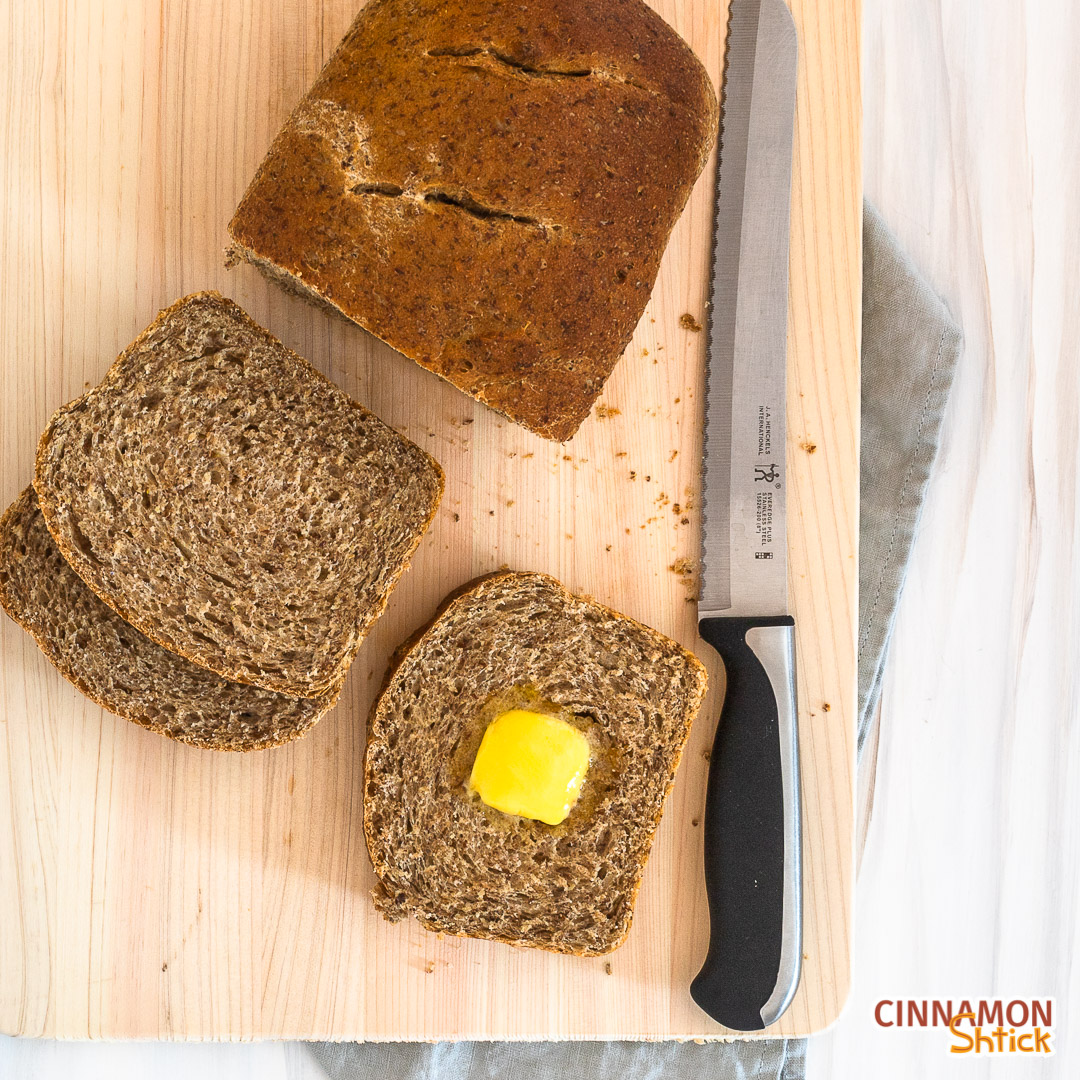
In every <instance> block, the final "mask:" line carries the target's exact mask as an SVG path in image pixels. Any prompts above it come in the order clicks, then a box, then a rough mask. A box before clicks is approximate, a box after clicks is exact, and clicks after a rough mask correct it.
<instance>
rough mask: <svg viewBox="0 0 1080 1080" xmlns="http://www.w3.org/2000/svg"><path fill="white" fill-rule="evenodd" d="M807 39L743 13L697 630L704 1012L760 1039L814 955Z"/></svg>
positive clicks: (714, 343)
mask: <svg viewBox="0 0 1080 1080" xmlns="http://www.w3.org/2000/svg"><path fill="white" fill-rule="evenodd" d="M796 69H797V40H796V33H795V24H794V22H793V21H792V18H791V13H790V12H789V11H788V9H787V7H786V6H785V4H784V3H783V2H782V0H732V2H731V16H730V23H729V28H728V47H727V62H726V65H725V78H724V95H723V122H722V129H721V135H720V166H719V178H718V181H717V201H716V218H715V226H714V234H713V273H712V302H711V306H710V311H709V320H708V322H709V339H708V354H707V367H708V372H707V391H706V413H705V466H704V488H703V491H704V500H703V505H704V509H703V524H702V549H703V550H702V571H701V595H700V599H699V603H698V631H699V633H700V635H701V637H702V639H703V640H704V641H706V642H707V643H708V644H709V645H711V646H712V647H713V648H715V649H716V651H717V652H718V653H719V654H720V656H721V658H722V659H723V662H724V669H725V671H726V674H727V690H726V692H725V696H724V701H723V704H722V706H721V710H720V719H719V722H718V724H717V729H716V736H715V741H714V743H713V749H712V753H711V755H710V760H709V781H708V790H707V793H706V796H705V828H704V840H705V888H706V893H707V895H708V903H709V921H710V938H709V951H708V955H707V956H706V958H705V963H704V966H703V967H702V969H701V971H700V972H699V973H698V975H697V977H696V978H695V979H694V981H693V983H692V984H691V987H690V993H691V995H692V996H693V999H694V1001H696V1002H697V1004H698V1005H699V1006H700V1007H701V1008H702V1009H704V1010H705V1012H707V1013H708V1014H709V1015H710V1016H712V1017H713V1018H714V1019H715V1020H718V1021H719V1022H720V1023H721V1024H723V1025H724V1026H725V1027H729V1028H733V1029H735V1030H739V1031H757V1030H760V1029H762V1028H765V1027H768V1026H769V1025H770V1024H772V1023H773V1022H774V1021H775V1020H776V1019H777V1018H778V1017H779V1016H780V1015H781V1014H782V1013H783V1012H784V1010H785V1009H786V1008H787V1007H788V1005H789V1004H790V1003H791V999H792V998H793V997H794V994H795V989H796V987H797V986H798V983H799V972H800V966H801V960H802V910H801V909H802V883H801V869H800V861H801V850H800V848H801V838H800V823H799V763H798V730H797V711H796V698H795V622H794V620H793V619H792V617H791V614H790V610H789V606H788V583H787V527H786V520H787V519H786V500H785V495H786V491H787V463H786V456H785V450H786V442H787V423H786V411H785V410H786V366H787V308H788V303H787V301H788V237H789V229H790V216H791V156H792V142H793V138H794V124H795V85H796Z"/></svg>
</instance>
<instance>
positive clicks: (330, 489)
mask: <svg viewBox="0 0 1080 1080" xmlns="http://www.w3.org/2000/svg"><path fill="white" fill-rule="evenodd" d="M34 487H35V489H36V490H37V494H38V500H39V503H40V507H41V512H42V514H43V515H44V518H45V523H46V525H47V526H48V528H49V531H50V532H51V533H52V535H53V538H54V539H55V540H56V543H57V545H58V546H59V548H60V550H61V552H62V553H63V555H64V557H65V558H66V559H67V560H68V562H69V563H70V564H71V566H72V567H73V569H74V570H75V572H76V573H77V574H78V575H79V576H80V577H81V578H82V579H83V581H85V582H86V584H87V585H89V586H90V588H91V589H92V590H93V591H94V592H95V593H97V595H98V596H100V597H101V598H102V599H103V600H104V601H105V602H106V603H107V604H108V605H109V606H110V607H112V608H113V609H114V610H115V611H117V612H118V613H119V614H120V615H121V616H123V618H124V619H126V620H127V621H128V622H130V623H131V624H132V625H133V626H135V627H136V628H137V629H138V630H140V631H141V632H142V633H143V634H145V635H146V636H147V637H149V638H150V639H151V640H153V641H155V642H157V643H158V644H159V645H161V646H163V647H164V648H166V649H168V650H169V651H170V652H174V653H178V654H179V655H181V656H183V657H186V658H188V659H190V660H192V661H193V662H194V663H196V664H198V665H200V666H201V667H205V668H208V669H209V670H211V671H214V672H216V673H217V674H219V675H221V676H223V677H224V678H226V679H229V680H231V681H234V682H240V683H251V684H254V685H256V686H261V687H264V688H265V689H267V690H273V691H277V692H279V693H283V694H288V695H291V696H294V697H305V698H317V697H321V696H323V695H325V694H327V693H329V692H331V690H332V689H333V688H335V687H337V686H338V684H339V683H340V682H341V680H342V678H343V676H344V674H345V671H346V670H347V668H348V666H349V664H350V663H351V661H352V659H353V657H354V656H355V654H356V651H357V649H358V648H359V646H360V642H361V641H362V640H363V637H364V635H365V634H366V633H367V630H368V628H369V627H370V626H371V624H372V622H373V621H374V620H375V619H376V617H377V616H378V615H379V613H380V612H381V611H382V609H383V607H384V606H385V604H386V600H387V596H388V594H389V592H390V590H391V589H392V588H393V586H394V584H395V582H396V581H397V579H398V577H399V576H400V574H401V573H402V571H403V570H404V569H405V566H406V565H407V563H408V561H409V558H410V556H411V555H412V553H413V551H414V550H415V548H416V546H417V544H419V542H420V538H421V536H422V535H423V532H424V530H425V529H426V528H427V526H428V523H429V522H430V521H431V519H432V517H433V515H434V513H435V509H436V506H437V505H438V502H439V498H440V496H441V494H442V489H443V476H442V470H441V469H440V468H439V466H438V464H437V463H436V462H435V461H434V460H433V459H432V458H431V457H429V456H428V455H427V454H426V453H424V451H423V450H421V449H420V448H419V447H417V446H414V445H413V444H412V443H411V442H409V440H408V439H406V438H404V437H403V436H401V435H399V434H398V433H397V432H395V431H393V430H392V429H391V428H389V427H387V426H386V425H385V424H384V423H382V421H381V420H379V419H378V417H376V416H375V415H374V414H373V413H371V412H369V411H368V410H367V409H365V408H363V407H361V406H360V405H358V404H357V403H356V402H354V401H352V400H351V399H350V398H349V397H348V396H347V395H346V394H345V393H344V392H343V391H341V390H340V389H338V387H336V386H334V385H333V383H331V382H330V381H329V380H328V379H326V378H324V377H323V376H322V375H320V374H319V373H318V372H317V371H316V370H315V368H313V367H312V366H311V365H310V364H309V363H308V362H307V361H306V360H304V359H303V358H301V357H300V356H297V355H296V354H295V353H294V352H292V351H291V350H289V349H287V348H286V347H285V346H284V345H282V344H281V342H279V341H278V340H277V339H276V338H274V337H273V336H272V335H271V334H269V333H268V332H267V331H266V330H264V329H262V327H260V326H258V325H257V324H256V323H254V322H253V321H252V320H251V319H250V318H248V316H247V315H246V314H245V313H244V312H243V311H242V310H241V309H240V308H239V307H238V306H237V305H236V304H234V303H233V302H232V301H231V300H226V299H225V298H224V297H222V296H220V295H218V294H217V293H199V294H196V295H194V296H189V297H186V298H184V299H183V300H180V301H178V302H177V303H175V304H173V306H172V307H170V308H168V309H166V310H165V311H163V312H162V313H161V314H160V315H159V316H158V317H157V318H156V319H155V320H154V322H153V323H152V324H151V326H150V327H149V328H148V329H147V330H146V331H145V332H144V333H143V334H142V335H140V337H138V338H137V339H136V341H135V342H134V344H132V345H131V346H129V347H128V348H127V349H126V350H125V351H124V352H123V353H122V354H121V355H120V357H119V359H118V360H117V361H116V362H115V363H114V364H113V366H112V367H111V368H110V370H109V372H108V374H107V375H106V376H105V379H104V380H103V381H102V383H101V384H100V385H98V386H97V387H95V388H94V389H92V390H90V391H89V392H88V393H86V394H84V395H83V396H82V397H81V398H79V399H78V400H77V401H74V402H72V403H71V404H69V405H65V406H64V407H63V408H62V409H60V410H59V412H57V413H56V415H55V416H54V417H53V418H52V421H51V422H50V424H49V426H48V428H47V429H46V431H45V433H44V434H43V435H42V437H41V441H40V443H39V446H38V454H37V467H36V472H35V476H34Z"/></svg>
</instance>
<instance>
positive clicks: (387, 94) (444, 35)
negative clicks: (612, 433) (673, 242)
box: [229, 0, 719, 441]
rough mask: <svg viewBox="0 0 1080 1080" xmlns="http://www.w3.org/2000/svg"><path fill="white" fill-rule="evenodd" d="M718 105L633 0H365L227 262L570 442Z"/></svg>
mask: <svg viewBox="0 0 1080 1080" xmlns="http://www.w3.org/2000/svg"><path fill="white" fill-rule="evenodd" d="M718 115H719V112H718V107H717V101H716V95H715V93H714V91H713V88H712V85H711V83H710V81H709V77H708V75H707V74H706V72H705V69H704V68H703V67H702V65H701V63H700V62H699V61H698V59H697V58H696V57H695V56H694V54H693V53H692V52H691V50H690V48H689V47H688V46H687V45H686V43H685V42H684V41H683V40H682V39H681V38H680V37H679V35H678V34H676V33H675V31H674V30H673V29H672V28H671V27H670V26H668V25H667V23H665V22H664V20H663V19H662V18H661V17H660V16H659V15H657V14H656V12H655V11H653V10H652V9H651V8H650V7H649V6H648V5H647V4H645V3H643V2H642V0H532V2H530V3H528V4H527V5H522V4H515V3H506V2H504V0H449V2H447V0H371V2H369V3H368V4H366V5H365V6H364V8H363V10H362V11H361V12H360V14H359V16H358V17H357V19H356V21H355V23H354V24H353V26H352V28H351V29H350V30H349V32H348V34H347V35H346V36H345V39H344V40H343V41H342V43H341V45H340V47H339V48H338V49H337V51H336V52H335V53H334V55H333V56H332V57H331V59H330V60H329V62H328V63H327V64H326V66H325V68H324V69H323V71H322V73H321V74H320V75H319V77H318V78H317V79H316V81H315V84H314V85H313V86H312V87H311V89H310V90H309V91H308V93H307V95H306V96H305V97H304V98H303V100H302V101H301V102H300V103H299V105H298V106H297V107H296V110H295V111H294V112H293V114H292V115H291V116H290V117H289V119H288V121H287V122H286V124H285V126H284V128H283V129H282V131H281V132H280V134H279V135H278V136H277V138H276V139H275V140H274V143H273V145H272V146H271V148H270V151H269V153H268V155H267V157H266V159H265V160H264V161H263V163H262V165H261V167H260V168H259V170H258V172H257V173H256V175H255V177H254V179H253V180H252V183H251V185H250V187H249V188H248V190H247V193H246V194H245V195H244V198H243V201H242V202H241V203H240V205H239V207H238V209H237V211H236V214H235V216H234V218H233V220H232V223H231V224H230V226H229V232H230V234H231V236H232V240H233V247H232V252H231V257H230V258H231V259H245V260H247V261H248V262H251V263H253V264H254V265H255V266H256V267H258V268H259V269H260V270H262V271H263V272H264V273H265V274H267V275H268V276H269V277H271V278H272V279H273V280H276V281H278V282H279V283H281V284H283V285H285V287H286V288H289V289H292V290H293V291H299V292H301V293H304V294H306V295H308V296H309V297H311V298H313V299H315V300H317V301H320V302H322V303H324V304H328V305H330V306H332V307H334V308H336V309H337V310H338V311H340V312H341V313H342V314H344V315H345V316H347V317H348V318H350V319H352V320H353V321H354V322H356V323H358V324H359V325H360V326H362V327H364V328H365V329H366V330H369V331H370V332H371V333H373V334H375V335H376V336H377V337H379V338H381V339H382V340H383V341H385V342H387V343H389V344H390V345H392V346H393V347H394V348H395V349H397V350H399V351H400V352H402V353H404V354H405V355H406V356H409V357H411V358H412V359H413V360H415V361H416V362H417V363H419V364H421V365H422V366H423V367H425V368H428V369H429V370H431V371H433V372H435V373H436V374H437V375H440V376H441V377H442V378H444V379H447V380H448V381H450V382H451V383H453V384H454V385H455V386H457V387H459V388H460V389H461V390H463V391H465V393H467V394H471V395H472V396H473V397H475V398H476V399H477V400H479V401H482V402H484V403H485V404H487V405H490V406H492V407H493V408H495V409H497V410H499V411H500V412H502V413H504V414H505V415H507V416H509V417H510V418H511V419H512V420H515V421H517V422H518V423H520V424H523V425H524V426H525V427H527V428H530V429H531V430H533V431H535V432H537V433H539V434H540V435H543V436H545V437H546V438H549V439H554V440H558V441H565V440H566V439H569V438H571V437H572V436H573V434H574V432H575V431H576V430H577V429H578V426H579V425H580V424H581V422H582V421H583V420H584V419H585V418H586V417H587V416H588V415H589V411H590V409H591V408H592V405H593V402H594V401H595V400H596V398H597V396H598V395H599V394H600V391H601V389H602V387H603V385H604V381H605V380H606V379H607V377H608V375H609V374H610V373H611V370H612V368H613V367H614V366H615V363H616V361H617V360H618V359H619V357H620V356H621V355H622V353H623V350H624V349H625V348H626V346H627V344H628V343H629V341H630V337H631V335H632V334H633V332H634V327H635V326H636V325H637V322H638V319H639V318H640V317H641V313H642V312H643V311H644V309H645V305H646V303H647V302H648V299H649V294H650V293H651V291H652V287H653V283H654V281H655V279H656V274H657V270H658V268H659V265H660V258H661V255H662V254H663V251H664V248H665V246H666V244H667V241H668V236H669V235H670V233H671V230H672V227H673V226H674V224H675V222H676V220H677V219H678V216H679V214H680V213H681V211H682V208H683V205H684V204H685V202H686V200H687V197H688V196H689V194H690V191H691V188H692V187H693V185H694V181H695V179H696V178H697V176H698V174H699V173H700V172H701V169H702V167H703V165H704V164H705V161H706V159H707V158H708V155H709V153H710V151H711V149H712V147H713V146H714V145H715V141H716V133H717V123H718Z"/></svg>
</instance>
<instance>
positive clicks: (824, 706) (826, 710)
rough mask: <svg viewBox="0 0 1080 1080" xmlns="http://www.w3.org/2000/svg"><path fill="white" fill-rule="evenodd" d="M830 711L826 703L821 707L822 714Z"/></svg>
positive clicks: (830, 707)
mask: <svg viewBox="0 0 1080 1080" xmlns="http://www.w3.org/2000/svg"><path fill="white" fill-rule="evenodd" d="M831 709H832V706H831V705H830V704H829V703H828V702H827V701H826V702H825V703H824V704H823V705H822V706H821V711H822V712H829V711H830V710H831Z"/></svg>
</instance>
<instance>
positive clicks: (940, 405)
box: [311, 204, 961, 1080]
mask: <svg viewBox="0 0 1080 1080" xmlns="http://www.w3.org/2000/svg"><path fill="white" fill-rule="evenodd" d="M960 350H961V334H960V329H959V327H957V325H956V324H955V323H954V322H953V320H952V318H951V316H950V315H949V312H948V309H947V308H946V307H945V305H944V303H943V302H942V301H941V299H940V298H939V297H938V296H937V294H936V293H935V292H934V291H933V289H931V288H930V286H929V285H928V284H927V283H926V281H924V280H923V278H922V276H921V275H920V274H919V272H918V270H917V269H916V268H915V267H914V266H913V265H912V263H911V262H910V260H909V259H908V258H907V256H906V255H904V253H903V252H902V251H901V250H900V248H899V246H898V245H897V243H896V239H895V237H894V236H893V235H892V233H891V232H890V231H889V229H888V228H887V226H886V225H885V223H884V222H883V221H882V219H881V216H880V215H879V214H878V212H877V211H876V210H875V209H874V208H873V207H872V206H870V205H869V204H867V205H866V207H865V208H864V211H863V325H862V461H861V466H860V472H859V482H860V488H861V491H860V494H861V505H860V516H859V545H860V546H859V639H858V649H859V698H858V710H859V711H858V734H859V743H858V745H859V749H860V751H861V750H862V747H863V744H864V742H865V741H866V736H867V733H868V731H869V730H870V728H871V725H872V718H873V716H874V710H875V707H876V705H877V701H878V697H879V695H880V692H881V678H882V673H883V671H884V665H885V653H886V650H887V648H888V644H889V636H890V634H891V633H892V627H893V621H894V619H895V616H896V606H897V602H898V601H899V598H900V592H901V590H902V588H903V584H904V574H905V571H906V569H907V564H908V560H909V559H910V557H911V548H912V544H913V543H914V540H915V533H916V530H917V528H918V522H919V510H920V509H921V507H922V502H923V496H924V494H925V491H926V485H927V482H928V481H929V479H930V474H931V471H932V469H933V465H934V458H935V456H936V454H937V445H938V436H939V434H940V430H941V421H942V416H943V414H944V409H945V404H946V401H947V400H948V396H949V389H950V387H951V386H952V378H953V372H954V370H955V368H956V363H957V360H958V359H959V357H960ZM311 1050H312V1053H313V1054H314V1055H315V1057H316V1059H317V1060H318V1061H319V1062H320V1063H321V1064H322V1066H323V1068H324V1069H325V1070H326V1072H327V1074H328V1075H329V1076H330V1077H331V1080H386V1078H387V1077H393V1078H394V1080H556V1078H557V1080H622V1078H623V1077H627V1076H632V1077H634V1078H635V1080H803V1077H804V1076H805V1072H806V1069H805V1063H806V1041H805V1040H804V1039H768V1040H758V1041H739V1042H731V1043H710V1044H706V1045H696V1044H694V1043H633V1042H607V1043H580V1042H578V1043H567V1042H563V1043H434V1044H428V1043H314V1044H312V1047H311Z"/></svg>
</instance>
